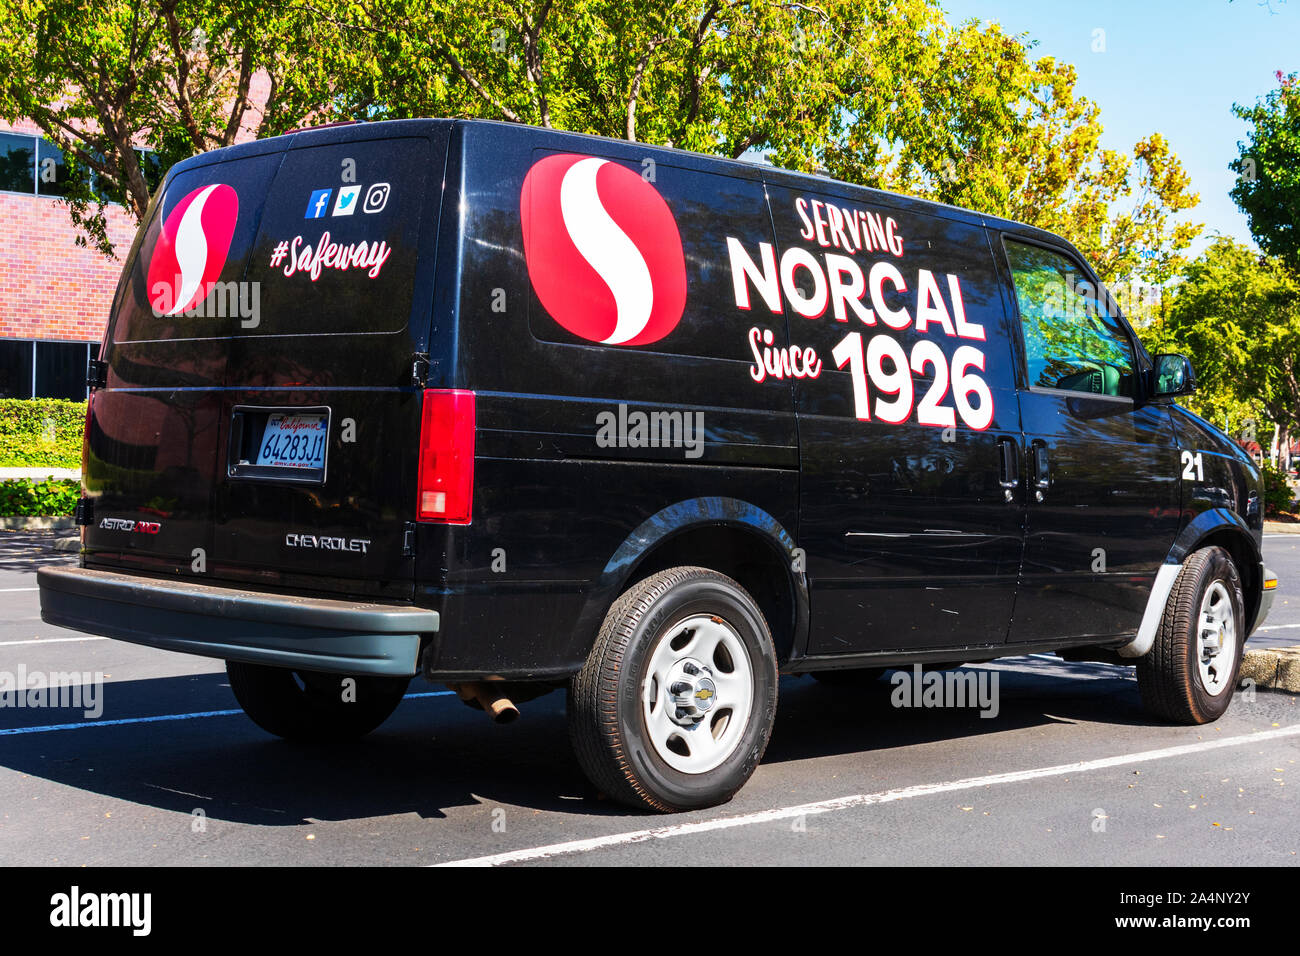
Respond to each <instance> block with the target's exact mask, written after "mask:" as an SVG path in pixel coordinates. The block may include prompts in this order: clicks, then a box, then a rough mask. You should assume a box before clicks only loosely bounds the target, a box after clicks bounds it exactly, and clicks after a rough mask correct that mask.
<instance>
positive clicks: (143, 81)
mask: <svg viewBox="0 0 1300 956" xmlns="http://www.w3.org/2000/svg"><path fill="white" fill-rule="evenodd" d="M327 33H328V31H327V30H326V29H323V28H321V27H320V26H318V25H316V24H313V23H312V22H311V21H310V20H308V19H306V18H304V17H301V16H297V15H295V14H293V13H292V11H288V10H287V8H282V7H280V6H279V5H277V4H262V3H259V2H256V0H224V2H214V0H184V2H182V0H103V2H97V3H85V2H82V0H0V77H3V78H4V79H3V80H0V116H3V117H4V118H5V119H7V120H9V121H14V120H17V119H20V118H23V117H26V118H29V119H31V120H32V121H34V122H35V123H36V125H37V126H38V127H40V129H41V132H42V133H43V134H44V135H45V137H46V138H47V139H49V140H50V141H51V142H53V143H54V144H55V145H56V146H57V147H59V149H61V150H62V151H63V154H64V159H65V161H66V162H67V164H68V175H69V177H70V183H69V193H68V195H67V197H66V198H67V199H68V202H69V205H70V207H71V211H72V215H73V218H74V220H75V221H77V222H79V223H81V224H82V225H83V227H84V229H85V231H86V234H87V236H88V237H89V239H90V241H91V242H93V243H94V244H95V245H96V246H97V247H98V248H99V249H100V250H101V251H102V252H103V253H104V254H105V255H112V245H111V243H110V242H109V240H108V236H107V233H106V228H105V226H106V223H105V219H104V204H105V203H106V202H121V203H124V204H125V206H126V208H127V210H128V211H129V212H130V213H131V214H132V215H133V216H134V217H135V218H136V219H139V218H140V217H141V216H142V215H143V214H144V211H145V208H146V207H147V206H148V204H149V193H150V187H149V179H150V172H151V170H150V168H149V164H148V162H149V161H148V160H146V158H145V155H144V154H142V152H141V151H140V150H139V149H138V147H141V146H147V147H149V148H150V149H151V150H152V151H153V154H154V155H153V157H152V159H153V162H154V163H156V165H157V166H158V167H159V168H161V169H166V168H167V167H168V166H170V165H171V164H172V163H174V162H176V161H177V160H180V159H183V158H185V157H186V156H191V155H193V154H194V153H197V152H202V151H204V150H208V149H215V148H217V147H220V146H228V145H230V144H232V143H234V142H235V140H236V137H237V136H238V135H239V134H240V131H241V128H242V127H245V126H247V127H249V128H250V129H251V130H252V131H253V132H254V133H256V134H259V135H261V134H272V133H276V132H282V131H283V130H284V129H287V128H289V127H290V126H292V125H294V124H296V123H297V122H298V121H299V120H300V119H301V118H302V117H303V116H304V115H307V113H308V112H310V106H309V105H308V104H310V103H315V104H319V103H320V102H321V101H322V100H323V99H324V98H325V97H326V96H327V95H328V92H327V90H328V85H327V84H325V83H314V82H313V80H315V79H316V78H317V77H318V76H319V71H314V70H313V66H314V63H315V61H314V60H313V59H312V55H311V53H312V50H314V49H319V46H320V44H322V43H325V42H329V41H331V40H332V39H334V37H333V35H332V34H331V35H324V34H327ZM259 73H260V74H261V75H262V76H264V77H265V79H266V81H267V83H268V86H269V89H268V98H267V101H266V103H265V106H264V108H263V109H262V110H261V111H258V110H255V109H254V104H253V102H252V99H251V97H250V87H251V85H252V83H253V81H254V78H255V77H256V76H257V75H258V74H259ZM323 90H324V91H325V92H322V91H323ZM92 205H93V206H94V209H93V211H92V209H91V206H92Z"/></svg>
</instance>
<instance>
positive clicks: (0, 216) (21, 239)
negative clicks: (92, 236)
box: [0, 193, 135, 342]
mask: <svg viewBox="0 0 1300 956" xmlns="http://www.w3.org/2000/svg"><path fill="white" fill-rule="evenodd" d="M108 223H109V236H110V237H111V238H112V240H113V243H114V245H115V246H116V247H117V248H118V249H119V250H120V251H121V252H122V253H125V252H126V251H127V250H128V249H129V248H130V245H131V239H132V237H133V235H134V234H135V221H134V220H133V219H132V218H131V217H130V216H129V215H128V214H127V213H126V211H125V210H124V209H122V208H121V207H110V209H109V211H108ZM76 236H77V228H76V227H75V226H74V225H73V224H72V220H71V219H70V218H69V216H68V207H67V205H66V204H65V203H63V202H61V201H59V200H57V199H46V198H43V197H40V196H20V195H15V194H13V193H0V337H3V338H17V339H67V340H72V341H78V342H95V341H98V340H99V339H101V338H102V337H103V335H104V325H105V323H106V322H107V320H108V310H109V306H110V305H111V304H112V299H113V290H114V289H115V288H117V278H118V275H119V274H120V273H121V271H122V263H121V261H120V260H119V259H106V258H104V256H102V255H100V254H99V253H98V252H96V251H95V250H94V249H91V248H89V247H82V246H78V245H77V244H76Z"/></svg>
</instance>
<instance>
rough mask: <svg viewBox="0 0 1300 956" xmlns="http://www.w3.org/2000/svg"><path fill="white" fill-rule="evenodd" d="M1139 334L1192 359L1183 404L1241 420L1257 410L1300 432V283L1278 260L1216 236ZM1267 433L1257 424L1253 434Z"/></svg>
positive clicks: (1264, 439) (1153, 346)
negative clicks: (1162, 313)
mask: <svg viewBox="0 0 1300 956" xmlns="http://www.w3.org/2000/svg"><path fill="white" fill-rule="evenodd" d="M1143 335H1144V337H1145V338H1146V344H1147V347H1148V349H1150V350H1152V351H1163V352H1182V353H1184V354H1185V355H1187V356H1188V357H1189V358H1190V359H1191V360H1192V365H1193V367H1194V368H1195V369H1196V377H1197V384H1198V394H1197V395H1196V396H1194V398H1195V401H1194V402H1192V403H1189V404H1191V405H1193V406H1194V407H1195V410H1197V411H1200V412H1201V413H1202V414H1203V415H1204V416H1205V417H1206V418H1209V419H1210V420H1211V421H1215V422H1220V421H1223V420H1224V418H1225V416H1226V417H1228V418H1233V417H1239V418H1240V419H1241V420H1242V421H1243V422H1244V420H1245V419H1247V418H1248V417H1250V415H1251V412H1252V410H1258V411H1259V412H1262V413H1263V416H1264V417H1265V418H1267V419H1268V420H1269V421H1272V422H1275V423H1277V424H1278V425H1279V426H1280V427H1281V428H1282V429H1283V432H1284V435H1288V434H1289V435H1292V436H1294V435H1295V434H1297V433H1300V283H1298V282H1297V280H1296V278H1295V277H1294V276H1293V275H1292V274H1290V273H1289V272H1288V271H1287V270H1286V268H1285V267H1284V266H1283V265H1282V263H1281V262H1279V261H1278V260H1276V259H1261V258H1260V256H1259V255H1258V254H1256V253H1254V252H1252V251H1251V250H1250V249H1248V248H1246V247H1245V246H1243V245H1240V244H1238V243H1235V242H1233V241H1232V240H1230V239H1225V238H1220V239H1217V240H1215V242H1213V243H1212V244H1211V245H1210V247H1209V248H1208V249H1206V251H1205V253H1204V254H1203V255H1202V256H1201V257H1200V258H1199V259H1197V260H1196V261H1195V262H1193V263H1191V264H1190V265H1189V266H1188V267H1187V271H1186V279H1185V281H1184V282H1183V283H1182V284H1181V285H1179V286H1178V288H1177V289H1176V291H1175V293H1174V295H1173V299H1172V301H1171V302H1170V303H1169V309H1168V315H1167V316H1166V317H1165V318H1164V319H1162V320H1160V321H1158V322H1155V323H1152V325H1150V326H1148V327H1147V328H1146V329H1144V330H1143ZM1270 437H1271V436H1270V435H1269V434H1268V433H1267V432H1266V431H1265V430H1264V429H1261V434H1260V435H1259V438H1258V440H1259V441H1260V442H1261V443H1262V444H1265V445H1267V443H1268V441H1269V438H1270Z"/></svg>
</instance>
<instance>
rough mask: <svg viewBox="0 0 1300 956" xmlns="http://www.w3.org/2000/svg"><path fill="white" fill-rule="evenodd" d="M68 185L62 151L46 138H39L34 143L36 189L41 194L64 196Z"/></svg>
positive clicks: (66, 165)
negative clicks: (35, 143)
mask: <svg viewBox="0 0 1300 956" xmlns="http://www.w3.org/2000/svg"><path fill="white" fill-rule="evenodd" d="M69 185H70V181H69V179H68V164H67V161H66V160H64V158H63V151H62V150H61V149H59V147H57V146H55V145H54V144H53V143H51V142H49V141H48V140H44V139H43V140H40V141H39V142H38V143H37V145H36V191H37V192H39V193H40V194H41V195H42V196H66V195H67V194H68V186H69Z"/></svg>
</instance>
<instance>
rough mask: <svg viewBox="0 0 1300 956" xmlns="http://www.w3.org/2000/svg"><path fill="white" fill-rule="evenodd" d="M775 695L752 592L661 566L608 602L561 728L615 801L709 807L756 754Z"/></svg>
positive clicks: (711, 574)
mask: <svg viewBox="0 0 1300 956" xmlns="http://www.w3.org/2000/svg"><path fill="white" fill-rule="evenodd" d="M776 694H777V672H776V653H775V650H774V648H773V646H772V637H771V634H770V633H769V631H768V628H767V622H766V621H765V620H764V619H763V614H762V612H761V611H760V610H759V609H758V606H757V605H756V604H755V603H754V600H753V598H751V597H750V596H749V594H748V593H747V592H746V591H745V589H744V588H742V587H741V586H740V585H739V584H737V583H736V582H735V581H733V580H732V579H731V578H729V577H726V576H725V575H722V574H718V573H717V572H716V571H710V570H707V569H705V568H695V567H679V568H671V569H669V570H667V571H661V572H659V573H658V574H654V575H652V576H651V577H648V578H646V579H645V580H644V581H641V582H640V583H638V584H636V585H634V586H633V587H631V588H630V589H629V590H628V591H627V592H625V593H624V594H623V595H622V596H621V597H620V598H619V599H618V600H617V601H615V602H614V605H613V607H611V608H610V610H609V613H608V615H606V617H605V621H604V624H603V625H602V626H601V629H600V633H599V635H598V636H597V638H596V643H595V645H594V646H593V647H592V650H591V654H590V656H589V657H588V659H587V664H586V666H585V667H584V668H583V669H582V671H581V672H580V673H579V674H578V675H577V676H576V677H575V678H574V679H573V681H572V683H571V684H570V687H569V735H570V739H571V741H572V743H573V749H574V753H575V755H576V756H577V758H578V762H579V763H580V764H581V765H582V769H583V770H584V771H585V772H586V774H587V776H588V777H589V778H590V779H591V782H592V783H593V784H595V785H596V787H598V788H599V789H600V790H601V791H602V792H603V793H605V794H606V795H607V796H609V797H611V798H613V799H615V800H618V801H620V802H622V803H626V804H628V805H630V806H634V807H639V808H646V807H649V808H651V809H654V810H659V811H664V812H672V811H678V810H690V809H695V808H698V807H708V806H714V805H715V804H719V803H725V802H726V801H727V800H730V799H731V797H732V795H733V794H734V793H735V792H736V791H737V790H739V789H740V788H741V786H743V785H744V783H745V781H746V780H748V779H749V777H750V776H751V775H752V774H753V772H754V770H755V768H756V767H757V766H758V763H759V761H760V760H761V759H762V757H763V752H764V750H766V749H767V742H768V738H769V737H770V736H771V732H772V721H773V718H774V716H775V713H776Z"/></svg>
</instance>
